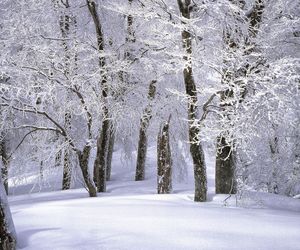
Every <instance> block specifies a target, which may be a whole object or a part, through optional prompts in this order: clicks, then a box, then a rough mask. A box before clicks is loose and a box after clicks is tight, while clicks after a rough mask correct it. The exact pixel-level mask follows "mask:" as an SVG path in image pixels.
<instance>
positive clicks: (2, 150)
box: [0, 133, 9, 194]
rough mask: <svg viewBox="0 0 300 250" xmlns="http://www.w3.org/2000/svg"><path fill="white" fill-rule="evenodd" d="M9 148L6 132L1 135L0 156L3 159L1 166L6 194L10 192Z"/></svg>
mask: <svg viewBox="0 0 300 250" xmlns="http://www.w3.org/2000/svg"><path fill="white" fill-rule="evenodd" d="M7 151H8V148H7V139H6V136H5V134H4V133H1V135H0V157H1V161H2V168H1V178H2V180H3V184H4V188H5V191H6V194H8V165H9V159H8V152H7Z"/></svg>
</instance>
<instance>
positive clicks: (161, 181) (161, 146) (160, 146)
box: [157, 116, 172, 194]
mask: <svg viewBox="0 0 300 250" xmlns="http://www.w3.org/2000/svg"><path fill="white" fill-rule="evenodd" d="M170 117H171V116H170ZM169 124H170V118H169V120H168V122H166V123H165V124H164V125H163V127H162V129H160V131H159V134H158V137H157V193H158V194H169V193H171V192H172V156H171V148H170V137H169Z"/></svg>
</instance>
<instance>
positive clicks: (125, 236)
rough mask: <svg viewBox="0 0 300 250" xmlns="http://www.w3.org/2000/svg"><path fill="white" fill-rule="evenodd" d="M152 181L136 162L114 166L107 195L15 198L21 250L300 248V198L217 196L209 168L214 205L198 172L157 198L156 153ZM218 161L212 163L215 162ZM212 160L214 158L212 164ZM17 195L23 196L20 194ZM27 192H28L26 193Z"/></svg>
mask: <svg viewBox="0 0 300 250" xmlns="http://www.w3.org/2000/svg"><path fill="white" fill-rule="evenodd" d="M151 151H152V154H151V153H150V157H149V159H148V160H149V161H148V162H149V165H148V169H147V176H148V177H147V179H146V180H145V181H140V182H135V181H133V180H132V179H133V176H134V165H133V164H132V166H131V167H122V163H121V162H120V161H119V160H118V154H116V157H115V159H114V161H113V167H114V170H113V174H112V181H109V182H108V183H107V185H108V191H107V193H103V194H99V197H97V198H88V197H87V196H88V195H87V192H86V191H85V190H84V189H82V188H81V189H72V190H68V191H53V192H40V193H31V194H20V193H21V192H20V190H22V189H21V188H20V187H18V188H17V187H15V188H14V187H12V192H13V193H15V194H16V193H19V194H18V195H14V196H10V197H9V201H10V205H11V210H12V214H13V219H14V222H15V226H16V230H17V234H18V247H19V248H20V249H37V250H46V249H68V250H71V249H87V250H92V249H120V250H123V249H124V250H125V249H128V250H134V249H137V250H143V249H149V250H150V249H151V250H155V249H164V250H168V249H170V250H173V249H187V250H192V249H197V250H201V249H214V250H218V249H239V250H240V249H271V250H274V249H283V250H293V249H300V245H299V235H300V200H299V199H293V198H287V197H283V196H278V195H271V194H263V193H247V194H246V195H245V197H246V198H243V199H242V200H239V201H238V203H237V204H236V199H235V197H232V198H230V199H228V200H227V202H224V200H225V199H226V198H227V196H226V195H214V193H213V190H214V187H213V183H214V169H213V167H212V166H213V164H210V163H209V164H208V178H209V201H208V202H206V203H195V202H193V182H192V175H189V181H187V182H185V183H180V184H178V183H174V185H173V186H174V187H173V189H174V192H173V194H169V195H157V194H156V178H155V157H154V153H153V152H154V151H155V150H154V149H153V148H151ZM208 162H210V161H208ZM211 162H212V161H211ZM14 189H15V190H17V191H14ZM24 190H26V188H25V189H24Z"/></svg>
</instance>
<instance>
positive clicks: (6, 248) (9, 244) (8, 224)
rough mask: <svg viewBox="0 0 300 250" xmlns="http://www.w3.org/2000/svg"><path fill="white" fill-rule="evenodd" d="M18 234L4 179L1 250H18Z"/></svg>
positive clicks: (0, 197) (0, 194) (0, 188)
mask: <svg viewBox="0 0 300 250" xmlns="http://www.w3.org/2000/svg"><path fill="white" fill-rule="evenodd" d="M16 242H17V237H16V232H15V227H14V223H13V220H12V216H11V212H10V209H9V205H8V201H7V197H6V192H5V190H4V186H3V181H2V178H0V249H1V250H14V249H16Z"/></svg>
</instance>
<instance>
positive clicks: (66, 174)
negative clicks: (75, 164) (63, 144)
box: [62, 148, 72, 190]
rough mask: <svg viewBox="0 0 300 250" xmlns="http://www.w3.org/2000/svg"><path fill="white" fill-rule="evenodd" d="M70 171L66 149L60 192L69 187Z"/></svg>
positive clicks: (68, 153)
mask: <svg viewBox="0 0 300 250" xmlns="http://www.w3.org/2000/svg"><path fill="white" fill-rule="evenodd" d="M71 179H72V169H71V162H70V150H69V149H68V148H66V149H65V151H64V169H63V181H62V190H68V189H70V187H71Z"/></svg>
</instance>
